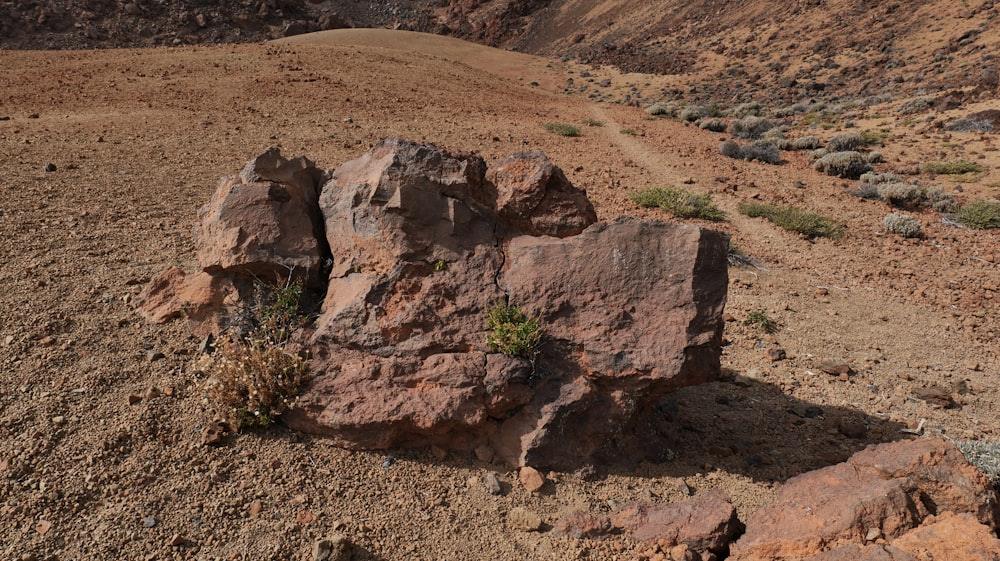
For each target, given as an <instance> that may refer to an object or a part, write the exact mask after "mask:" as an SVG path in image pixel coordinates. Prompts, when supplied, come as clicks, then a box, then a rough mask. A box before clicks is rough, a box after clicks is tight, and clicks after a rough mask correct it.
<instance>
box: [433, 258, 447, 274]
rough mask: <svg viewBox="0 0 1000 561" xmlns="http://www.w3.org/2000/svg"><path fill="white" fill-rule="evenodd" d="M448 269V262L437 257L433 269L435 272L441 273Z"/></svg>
mask: <svg viewBox="0 0 1000 561" xmlns="http://www.w3.org/2000/svg"><path fill="white" fill-rule="evenodd" d="M447 270H448V262H447V261H442V260H441V259H438V260H437V261H435V262H434V271H435V272H437V273H442V272H444V271H447Z"/></svg>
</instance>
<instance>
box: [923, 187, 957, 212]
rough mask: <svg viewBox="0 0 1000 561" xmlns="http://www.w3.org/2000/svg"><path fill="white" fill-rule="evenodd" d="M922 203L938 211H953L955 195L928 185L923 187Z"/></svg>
mask: <svg viewBox="0 0 1000 561" xmlns="http://www.w3.org/2000/svg"><path fill="white" fill-rule="evenodd" d="M924 204H925V205H930V207H931V208H933V209H934V210H936V211H938V212H953V211H954V210H955V195H952V194H951V193H945V192H944V191H943V190H941V188H940V187H928V188H926V189H924Z"/></svg>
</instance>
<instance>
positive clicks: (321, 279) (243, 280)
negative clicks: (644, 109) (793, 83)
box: [140, 139, 727, 468]
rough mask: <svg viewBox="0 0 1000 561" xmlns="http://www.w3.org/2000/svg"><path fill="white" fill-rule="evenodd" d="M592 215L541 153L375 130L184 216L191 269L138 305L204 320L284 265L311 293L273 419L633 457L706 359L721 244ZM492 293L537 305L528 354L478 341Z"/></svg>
mask: <svg viewBox="0 0 1000 561" xmlns="http://www.w3.org/2000/svg"><path fill="white" fill-rule="evenodd" d="M596 219H597V216H596V213H595V211H594V207H593V205H591V203H590V201H589V200H588V199H587V197H586V193H585V192H583V191H582V190H579V189H577V188H575V187H574V186H573V185H572V184H571V183H570V182H569V181H568V180H567V179H566V177H565V175H564V174H563V172H562V171H561V170H560V169H559V168H558V167H556V166H554V165H553V164H552V163H551V162H550V161H549V160H548V159H547V158H546V157H545V156H544V154H542V153H541V152H530V153H529V152H526V153H519V154H515V155H513V156H511V157H509V158H507V159H504V160H502V161H500V162H499V163H497V164H496V165H495V166H493V167H490V168H487V166H486V163H485V162H484V161H483V159H482V158H480V157H479V156H476V155H474V154H469V153H453V152H448V151H446V150H442V149H439V148H437V147H435V146H433V145H429V144H420V143H413V142H407V141H403V140H393V139H390V140H385V141H383V142H381V143H379V144H378V145H376V146H375V147H373V148H372V149H371V150H369V151H368V152H367V153H365V154H364V155H362V156H361V157H359V158H357V159H355V160H353V161H350V162H347V163H345V164H343V165H342V166H340V167H339V168H337V169H336V170H334V171H333V172H322V171H321V170H319V169H318V168H317V167H316V166H315V165H314V164H313V163H312V162H311V161H309V160H307V159H306V158H304V157H303V158H297V159H293V160H288V159H285V158H283V157H281V155H280V153H279V152H278V151H277V150H276V149H272V150H269V151H267V152H265V153H264V154H261V155H260V156H258V157H257V158H255V159H254V160H252V161H251V162H250V163H249V164H248V165H247V166H246V168H245V169H244V170H243V171H242V173H241V174H240V175H238V176H233V177H229V178H225V179H223V181H222V182H221V183H220V185H219V187H218V189H217V190H216V192H215V194H214V195H213V197H212V200H211V202H210V203H209V204H207V205H205V206H204V207H203V208H202V209H201V211H200V212H199V217H198V222H197V225H196V227H195V241H196V248H197V255H198V259H199V262H200V264H201V266H202V269H203V271H202V272H201V273H199V274H197V275H193V276H186V275H184V274H183V273H182V272H181V271H179V270H174V271H168V272H167V273H165V274H164V275H163V276H162V278H158V279H157V280H156V281H155V282H153V283H151V285H150V286H149V287H147V290H146V293H145V294H144V296H143V297H142V298H140V301H141V302H143V307H142V309H141V311H142V313H143V314H144V315H146V316H147V317H150V318H151V319H154V320H157V321H163V320H166V319H168V318H170V317H176V316H178V315H180V314H181V313H182V311H183V313H185V314H187V317H188V318H189V319H197V320H198V322H199V323H198V325H199V329H200V330H202V331H212V332H215V333H216V334H218V332H219V331H220V330H222V329H224V328H226V326H227V325H230V324H231V325H233V326H235V327H237V328H238V327H239V325H240V322H239V321H238V319H239V317H240V315H241V314H240V313H237V310H238V308H239V306H240V305H243V306H246V305H247V304H248V303H249V304H250V305H251V306H252V305H253V304H254V303H255V302H256V301H255V300H253V298H255V296H254V294H255V291H256V288H255V287H256V286H257V284H259V283H260V282H261V281H263V282H264V283H272V284H282V283H284V282H287V280H288V279H289V278H290V277H292V278H294V279H295V280H297V281H304V283H305V284H306V287H307V288H310V287H317V288H318V289H319V290H317V291H315V292H317V293H325V296H323V300H322V306H321V309H320V313H319V316H318V318H317V319H316V320H315V322H313V323H312V324H311V325H310V326H308V327H307V328H303V329H301V330H300V331H299V332H298V333H297V334H296V336H295V337H294V343H293V345H294V346H295V348H296V349H297V350H301V352H302V353H303V355H306V356H308V357H309V360H310V366H311V368H312V371H313V373H314V374H315V376H314V377H313V378H312V381H311V383H310V384H309V385H308V386H307V387H306V388H305V390H304V392H303V394H302V395H301V396H300V398H299V401H298V404H297V406H296V407H295V408H294V409H293V410H291V411H289V412H287V413H285V414H284V415H283V420H284V421H285V422H286V423H287V424H288V425H290V426H292V427H293V428H296V429H300V430H304V431H309V432H314V433H320V434H325V435H328V436H330V437H331V439H332V440H333V441H334V442H336V443H338V444H340V445H343V446H346V447H350V448H368V449H370V448H388V447H394V446H438V447H440V448H442V449H449V448H452V449H469V450H471V449H475V448H477V447H478V448H481V449H486V448H489V449H490V450H491V452H492V451H495V452H496V457H497V458H499V459H502V460H504V461H506V462H508V463H509V464H511V465H515V466H523V465H528V464H530V465H533V466H536V467H539V468H574V467H577V466H578V465H580V464H582V463H591V462H594V461H602V460H604V461H609V460H611V461H618V460H624V461H632V460H639V459H646V458H647V457H649V456H650V455H651V454H653V455H655V451H656V450H657V449H659V446H658V445H657V443H656V442H655V441H654V440H653V437H654V435H652V433H651V431H649V430H648V429H647V424H649V420H650V419H653V418H655V410H656V407H657V406H658V405H659V404H660V403H661V401H662V400H663V399H664V397H665V396H666V395H667V394H668V393H670V392H672V391H674V390H676V389H678V388H680V387H682V386H686V385H691V384H697V383H701V382H706V381H710V380H712V379H714V378H715V377H716V376H717V375H718V373H719V355H720V350H721V342H722V340H721V339H722V338H721V334H722V321H721V313H722V308H723V306H724V304H725V299H726V286H727V269H726V262H727V261H726V258H727V239H726V237H725V235H724V234H720V233H717V232H712V231H708V230H703V229H701V228H698V227H695V226H691V225H681V224H663V223H653V222H641V221H638V220H631V219H622V220H619V221H616V222H614V223H611V224H596V223H595V222H596ZM321 271H322V275H321V274H320V273H321ZM498 302H501V303H510V304H511V305H516V306H519V307H520V309H521V310H522V311H523V312H525V313H527V314H528V315H529V316H531V317H533V318H537V319H538V320H539V321H540V322H541V326H542V329H543V337H542V339H541V344H540V345H539V346H538V347H537V349H534V350H532V351H530V352H529V351H525V352H524V353H523V354H524V355H525V356H508V355H506V354H501V353H499V352H497V351H496V349H495V348H491V346H490V345H489V344H488V343H487V338H488V336H489V335H490V334H491V331H490V329H489V328H488V321H487V316H488V313H489V311H490V310H491V309H493V308H494V307H495V306H496V305H497V303H498ZM234 320H235V321H234Z"/></svg>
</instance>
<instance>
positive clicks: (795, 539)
mask: <svg viewBox="0 0 1000 561" xmlns="http://www.w3.org/2000/svg"><path fill="white" fill-rule="evenodd" d="M946 513H948V514H947V515H946ZM955 515H957V516H955ZM935 517H937V518H936V519H935ZM998 521H1000V502H998V499H997V494H996V492H995V491H994V490H993V489H992V487H991V486H990V484H989V481H988V480H987V478H986V476H984V475H983V474H982V473H980V472H979V471H978V470H977V469H976V468H975V467H974V466H972V465H971V464H970V463H969V462H968V461H967V460H966V459H965V457H964V456H963V455H962V453H961V451H959V450H958V448H956V447H955V446H954V445H952V444H950V443H948V442H946V441H944V440H940V439H928V440H917V441H903V442H893V443H889V444H882V445H878V446H871V447H868V448H866V449H865V450H862V451H861V452H858V453H857V454H855V455H854V456H852V457H851V458H850V459H849V460H848V461H847V462H844V463H841V464H837V465H834V466H830V467H826V468H823V469H820V470H816V471H811V472H807V473H804V474H802V475H799V476H797V477H794V478H792V479H790V480H788V482H786V483H785V485H784V486H783V487H782V489H781V491H780V493H779V495H778V501H777V503H776V504H775V505H773V506H770V507H766V508H763V509H761V510H760V511H758V512H757V513H756V514H755V515H754V516H753V517H751V519H750V520H749V521H748V522H747V532H746V534H744V535H743V537H741V538H740V539H739V540H738V541H737V542H736V543H735V544H734V545H733V547H732V557H731V558H730V559H733V560H734V561H785V560H789V561H790V560H793V559H794V560H800V559H807V558H809V559H816V560H818V559H822V560H824V561H832V560H834V559H842V558H844V559H846V558H847V557H844V556H851V555H858V556H857V557H851V559H858V558H864V559H896V560H902V559H910V558H911V557H906V556H905V555H904V553H902V552H905V553H907V554H909V555H911V556H912V555H913V554H914V553H916V552H919V551H932V550H934V549H935V548H937V547H939V546H938V545H935V544H937V543H938V542H939V541H940V539H941V538H940V536H941V535H943V533H944V532H946V531H950V530H948V529H949V528H957V527H962V528H964V529H963V530H961V532H962V533H963V534H965V535H968V536H984V535H989V534H991V533H992V532H994V531H995V530H996V528H997V523H998ZM938 524H943V525H941V526H938ZM956 539H957V534H956ZM980 541H981V540H980ZM956 543H958V542H956ZM982 543H987V544H989V543H991V542H989V540H986V541H985V542H982ZM992 543H993V544H994V545H993V546H992V547H995V545H996V540H994V541H993V542H992ZM868 544H876V546H877V548H881V547H882V546H883V545H886V544H887V545H888V546H891V547H892V548H895V549H893V550H890V549H889V548H885V551H884V552H882V551H878V550H877V548H876V549H872V550H870V551H869V550H867V546H868ZM973 547H975V546H973ZM897 550H898V551H897ZM982 551H985V552H989V551H992V552H993V553H992V555H995V554H996V553H997V552H998V551H1000V549H992V550H990V549H986V550H982ZM862 553H864V555H861V554H862ZM916 558H917V559H920V558H921V557H916ZM933 558H934V559H938V557H937V556H936V555H935V556H934V557H933ZM944 558H947V559H949V560H952V559H960V558H961V559H991V558H995V557H988V556H987V557H976V556H967V557H954V556H950V555H949V556H945V557H944Z"/></svg>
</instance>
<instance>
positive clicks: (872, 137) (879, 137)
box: [861, 130, 889, 146]
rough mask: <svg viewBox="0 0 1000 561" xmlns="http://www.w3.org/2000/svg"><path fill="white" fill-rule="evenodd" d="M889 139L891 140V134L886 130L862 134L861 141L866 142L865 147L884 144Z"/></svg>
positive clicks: (868, 131) (869, 131)
mask: <svg viewBox="0 0 1000 561" xmlns="http://www.w3.org/2000/svg"><path fill="white" fill-rule="evenodd" d="M887 138H889V132H888V131H885V130H876V131H873V130H867V131H863V132H862V133H861V140H862V141H863V142H864V145H865V146H873V145H875V144H882V143H883V142H885V139H887Z"/></svg>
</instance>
